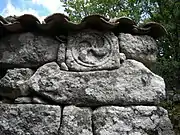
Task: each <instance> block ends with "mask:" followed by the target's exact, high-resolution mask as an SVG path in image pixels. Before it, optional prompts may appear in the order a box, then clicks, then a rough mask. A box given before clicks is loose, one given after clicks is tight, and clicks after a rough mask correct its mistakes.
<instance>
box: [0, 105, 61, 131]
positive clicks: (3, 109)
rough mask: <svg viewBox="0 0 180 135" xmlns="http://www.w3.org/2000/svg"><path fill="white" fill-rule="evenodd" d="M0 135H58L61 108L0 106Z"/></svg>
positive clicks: (48, 106)
mask: <svg viewBox="0 0 180 135" xmlns="http://www.w3.org/2000/svg"><path fill="white" fill-rule="evenodd" d="M0 114H1V115H0V135H58V128H59V126H60V117H61V115H60V114H61V108H60V107H59V106H53V105H51V106H50V105H31V104H26V105H23V104H17V105H10V104H0Z"/></svg>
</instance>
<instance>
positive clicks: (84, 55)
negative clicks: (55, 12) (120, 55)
mask: <svg viewBox="0 0 180 135" xmlns="http://www.w3.org/2000/svg"><path fill="white" fill-rule="evenodd" d="M76 38H77V39H74V46H73V47H72V49H71V53H72V56H73V58H74V60H75V61H76V62H77V63H78V64H80V65H83V66H89V67H93V66H99V65H102V64H104V63H106V62H107V61H108V59H109V57H111V54H112V51H111V48H112V44H111V43H110V42H111V41H110V40H109V39H108V38H107V37H105V36H104V35H102V34H101V35H100V34H99V33H94V32H93V33H89V34H88V35H87V34H84V33H80V34H78V36H77V37H76Z"/></svg>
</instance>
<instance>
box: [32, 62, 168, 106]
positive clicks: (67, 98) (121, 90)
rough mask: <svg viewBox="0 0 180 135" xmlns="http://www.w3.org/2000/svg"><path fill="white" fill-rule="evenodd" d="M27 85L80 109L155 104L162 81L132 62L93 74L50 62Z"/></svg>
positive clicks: (160, 94)
mask: <svg viewBox="0 0 180 135" xmlns="http://www.w3.org/2000/svg"><path fill="white" fill-rule="evenodd" d="M29 86H30V88H31V89H32V90H34V91H36V92H37V93H38V94H40V95H42V96H43V97H46V98H48V99H51V100H53V101H55V102H57V103H60V104H73V105H84V106H93V105H109V104H111V105H114V104H116V105H127V104H130V105H132V104H141V105H143V104H156V103H159V101H160V100H161V99H162V98H164V97H165V84H164V80H163V79H162V78H161V77H159V76H157V75H155V74H153V73H152V72H151V71H150V70H149V69H148V68H146V67H145V66H144V65H143V64H141V63H139V62H137V61H134V60H126V61H125V62H124V63H123V64H122V66H121V67H120V68H119V69H117V70H112V71H94V72H65V71H61V70H60V68H59V66H58V65H57V64H56V63H55V62H52V63H48V64H45V65H43V66H42V67H40V68H39V69H38V70H37V71H36V73H35V74H34V75H33V76H32V77H31V78H30V79H29Z"/></svg>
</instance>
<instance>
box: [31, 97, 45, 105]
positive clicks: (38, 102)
mask: <svg viewBox="0 0 180 135" xmlns="http://www.w3.org/2000/svg"><path fill="white" fill-rule="evenodd" d="M32 102H33V103H35V104H48V102H47V101H44V100H43V99H42V98H40V97H33V98H32Z"/></svg>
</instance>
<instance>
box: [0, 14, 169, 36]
mask: <svg viewBox="0 0 180 135" xmlns="http://www.w3.org/2000/svg"><path fill="white" fill-rule="evenodd" d="M13 19H14V20H13V22H12V21H11V22H10V21H8V19H5V18H4V17H2V16H0V37H3V36H6V35H8V34H12V33H20V32H32V31H35V32H42V33H44V34H47V35H50V36H60V35H65V36H66V35H68V33H69V32H74V31H80V30H83V29H95V30H98V31H113V32H114V33H115V34H118V33H130V34H133V35H149V36H151V37H153V38H159V37H161V36H163V35H165V34H166V33H167V32H166V29H165V28H164V27H163V26H162V25H161V24H159V23H156V22H148V23H145V24H142V25H139V26H138V25H137V24H136V22H134V21H133V20H132V19H131V18H128V17H120V18H117V19H108V18H106V17H104V16H101V15H90V16H87V17H85V18H83V19H82V20H81V23H74V22H71V20H70V19H69V17H68V16H66V15H64V14H61V13H54V14H52V15H50V16H47V17H46V18H45V19H44V23H40V21H39V20H38V18H36V17H35V16H33V15H31V14H24V15H22V16H14V17H13Z"/></svg>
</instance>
